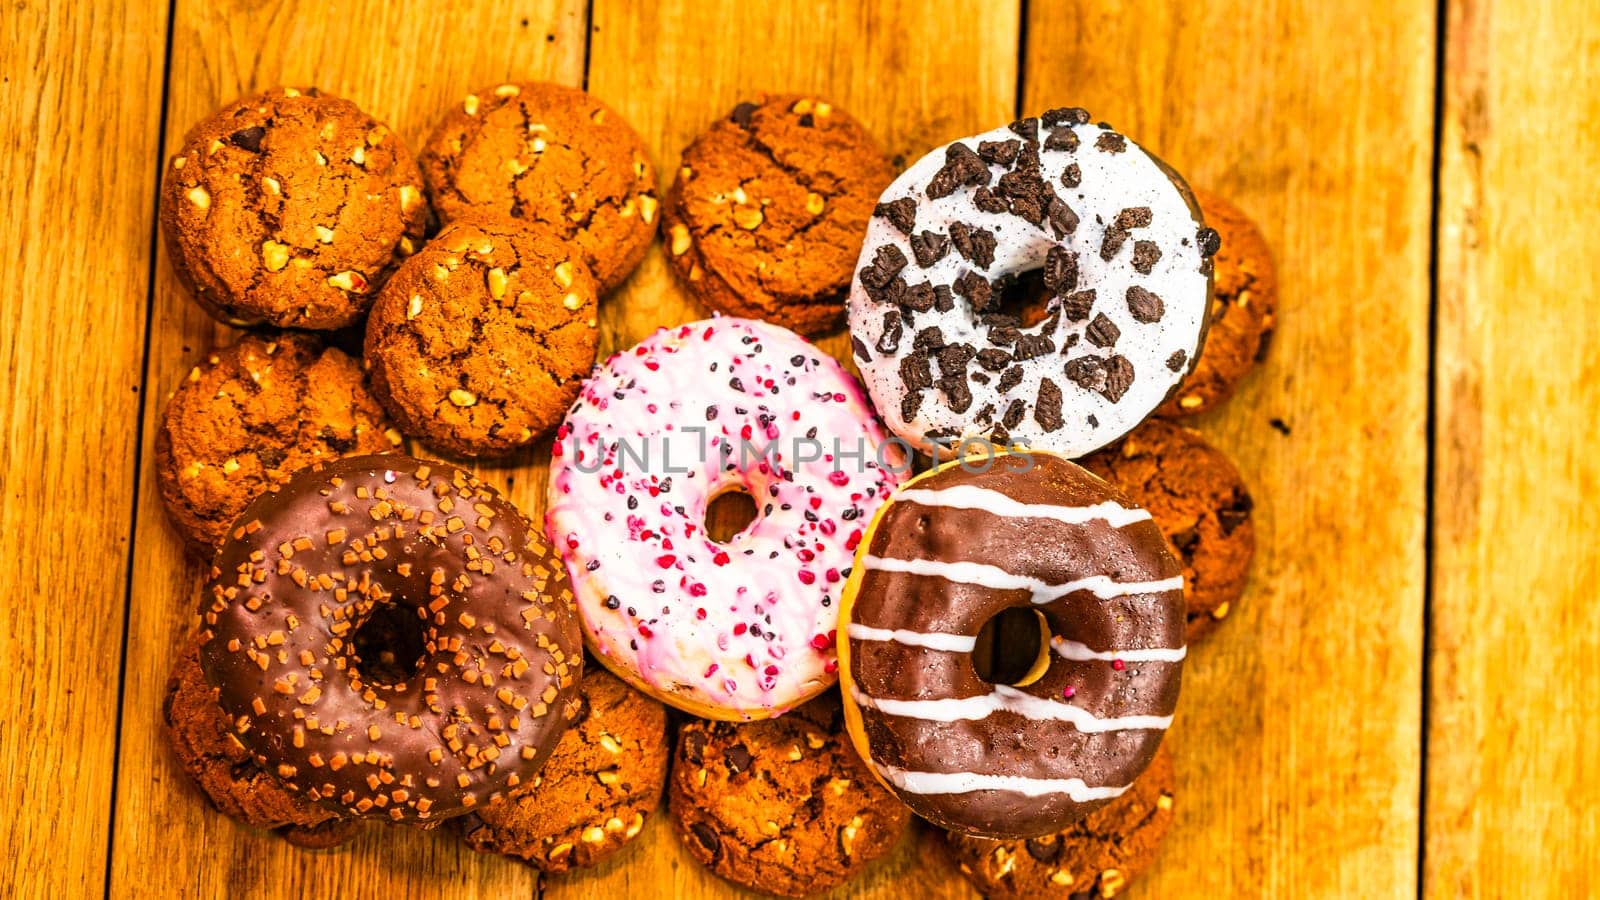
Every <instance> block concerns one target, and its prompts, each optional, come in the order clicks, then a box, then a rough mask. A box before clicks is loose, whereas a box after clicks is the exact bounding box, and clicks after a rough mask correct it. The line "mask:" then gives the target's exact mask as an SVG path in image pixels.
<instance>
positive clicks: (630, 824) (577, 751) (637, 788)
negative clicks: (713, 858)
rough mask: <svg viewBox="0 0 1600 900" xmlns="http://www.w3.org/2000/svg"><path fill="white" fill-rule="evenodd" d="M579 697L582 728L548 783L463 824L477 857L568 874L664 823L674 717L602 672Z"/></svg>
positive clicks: (551, 766) (561, 752) (550, 770)
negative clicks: (658, 813) (659, 819)
mask: <svg viewBox="0 0 1600 900" xmlns="http://www.w3.org/2000/svg"><path fill="white" fill-rule="evenodd" d="M580 690H581V691H582V697H583V705H582V706H581V707H580V709H579V712H578V719H577V720H576V721H575V722H574V723H573V724H572V726H571V727H569V728H568V729H567V731H566V733H565V734H563V735H562V736H561V742H560V743H558V744H557V745H556V749H555V752H554V753H553V754H551V756H550V760H549V761H548V762H546V763H545V765H544V768H543V769H540V770H539V775H538V776H537V777H536V778H534V779H533V780H532V781H529V782H528V783H527V784H525V785H523V786H521V787H519V788H517V789H515V790H513V791H512V792H511V794H510V795H509V796H507V797H506V798H505V799H504V800H502V801H500V802H498V803H493V804H490V805H489V806H487V807H485V808H483V809H479V810H476V811H474V812H470V813H468V814H467V815H465V816H462V817H460V818H458V819H456V820H454V821H455V822H456V825H457V826H458V827H459V829H460V831H461V835H462V837H463V838H464V839H465V840H466V842H467V844H468V845H469V846H470V847H472V849H474V850H477V851H479V852H482V853H501V854H504V855H506V856H511V857H515V858H517V859H521V860H523V861H525V862H528V863H530V864H532V865H534V866H536V867H538V868H540V869H542V870H544V871H546V872H565V871H568V870H569V869H573V868H576V867H584V866H593V865H596V864H598V863H599V862H601V861H602V860H604V859H606V858H608V857H610V856H611V855H612V854H614V853H616V852H617V851H618V850H621V849H622V848H623V847H624V846H626V845H627V843H628V842H629V841H631V840H633V839H634V838H635V837H637V836H638V835H639V832H640V831H641V830H642V829H643V828H644V822H645V819H646V818H648V817H649V816H651V815H653V814H654V813H655V810H656V807H657V805H659V804H660V802H661V790H662V787H663V786H664V785H665V783H666V779H667V756H668V753H669V750H668V747H667V711H666V707H664V706H662V705H661V704H659V703H657V702H655V701H654V700H651V699H650V698H648V697H646V696H645V695H643V694H641V693H639V692H638V691H635V690H633V689H632V688H630V687H628V686H627V685H626V684H624V683H623V682H622V681H621V680H620V679H618V678H617V677H616V676H614V675H611V674H610V673H608V672H606V671H605V670H604V669H599V668H598V667H595V668H591V669H590V671H589V672H588V674H586V675H584V678H583V683H582V685H581V687H580Z"/></svg>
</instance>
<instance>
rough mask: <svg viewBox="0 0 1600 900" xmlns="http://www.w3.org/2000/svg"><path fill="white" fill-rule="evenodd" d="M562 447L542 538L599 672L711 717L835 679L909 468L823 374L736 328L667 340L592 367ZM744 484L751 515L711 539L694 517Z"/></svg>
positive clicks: (862, 408) (739, 322)
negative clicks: (842, 612)
mask: <svg viewBox="0 0 1600 900" xmlns="http://www.w3.org/2000/svg"><path fill="white" fill-rule="evenodd" d="M556 435H557V440H556V445H555V447H554V449H553V458H552V460H551V469H550V487H549V498H550V499H549V507H548V509H549V513H548V515H547V518H546V530H547V533H548V534H549V535H550V538H551V540H552V541H553V542H554V543H555V545H556V549H557V551H558V552H559V553H560V554H561V556H562V558H563V559H564V560H565V561H566V564H567V572H568V573H569V575H570V576H571V578H572V583H573V589H574V591H575V593H576V594H577V598H578V600H577V602H578V611H579V612H580V613H581V615H582V619H583V628H584V637H585V639H586V641H587V643H588V645H589V648H590V650H591V651H592V652H593V653H594V655H595V657H596V658H597V659H598V660H599V661H600V662H601V663H602V664H604V665H605V666H606V667H607V668H609V669H610V670H611V671H613V672H615V673H616V674H617V675H618V676H620V677H621V678H623V679H624V680H625V681H628V682H630V683H632V684H633V685H634V686H635V687H637V688H639V689H640V690H642V691H644V692H645V693H648V694H650V695H652V696H654V697H656V698H658V699H660V700H661V701H663V702H665V703H667V704H670V705H672V706H676V707H678V708H679V709H682V710H685V711H687V712H690V713H693V714H695V715H699V716H702V717H705V718H709V719H723V720H740V719H759V718H766V717H769V716H773V715H778V714H781V713H783V712H784V711H786V710H788V709H790V708H792V707H794V706H797V705H799V704H800V703H803V702H805V701H806V700H808V699H810V698H811V697H813V696H815V695H816V694H818V693H820V692H821V691H823V690H824V689H826V688H827V687H829V686H830V685H832V684H833V683H834V682H835V680H836V679H837V663H836V660H835V655H834V641H835V630H836V622H837V612H838V600H839V592H840V590H841V588H843V586H844V580H845V578H846V577H848V575H849V573H850V566H851V561H852V558H853V554H854V552H855V549H856V544H857V542H858V541H860V540H861V537H862V534H863V533H864V531H865V528H866V523H867V522H868V521H870V520H871V518H872V515H873V513H874V512H875V511H876V510H877V508H878V504H879V503H880V502H881V501H882V500H883V498H884V497H885V496H886V495H887V494H888V493H889V491H890V490H892V489H893V487H894V485H895V484H896V483H897V482H898V481H899V480H900V470H901V469H902V468H904V463H903V454H902V449H901V447H902V445H900V444H897V443H893V442H885V435H884V433H883V430H882V427H881V426H880V425H879V424H878V422H877V420H876V419H874V418H873V416H872V413H871V412H870V410H869V409H868V407H867V403H866V398H865V397H864V396H863V395H862V393H861V390H860V387H859V386H858V385H857V384H856V382H855V380H854V379H852V378H851V377H850V375H849V374H847V373H846V372H845V371H844V369H843V368H842V367H841V366H840V365H839V364H838V363H837V362H836V361H834V360H833V359H832V358H830V357H829V356H827V355H826V354H824V353H822V352H821V351H819V350H818V349H817V348H816V347H815V346H813V345H812V344H810V343H808V342H807V341H805V340H804V339H802V338H801V337H799V336H798V335H796V334H794V333H793V332H790V331H787V330H785V329H782V328H779V327H777V326H775V325H767V324H764V323H761V322H754V321H750V320H746V319H735V318H719V319H710V320H706V321H701V322H694V323H691V324H688V325H683V326H680V327H677V328H673V329H670V330H667V329H663V330H660V331H657V332H656V333H655V334H654V335H652V336H651V337H649V338H647V339H645V340H644V341H643V342H641V343H640V344H639V345H637V346H635V347H633V348H632V349H630V350H625V351H623V352H621V353H618V354H616V355H615V356H613V357H611V359H609V360H608V361H607V362H606V363H605V364H604V365H603V366H601V367H599V368H598V369H596V371H595V374H594V375H593V376H591V377H590V379H589V381H588V382H587V383H585V385H584V387H583V390H582V392H581V393H580V394H579V396H578V400H577V402H576V403H574V404H573V407H572V409H571V411H570V412H569V413H568V414H567V419H566V421H565V422H564V423H563V424H562V425H561V427H560V428H558V429H557V430H556ZM740 490H742V491H744V492H745V493H747V494H749V496H750V497H751V498H752V499H753V500H754V501H755V503H756V505H757V507H758V511H757V515H756V517H755V520H754V521H753V522H751V523H750V525H749V526H748V527H746V528H745V529H744V530H743V531H741V532H739V533H738V534H736V535H734V536H733V537H732V538H730V539H729V540H727V541H726V542H718V541H716V540H713V539H712V537H711V536H710V535H709V534H708V533H707V531H706V528H705V517H706V510H707V507H708V506H709V504H710V502H711V501H712V500H713V499H714V498H716V497H717V496H719V495H720V494H723V493H725V492H729V491H740Z"/></svg>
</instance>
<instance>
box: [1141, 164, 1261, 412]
mask: <svg viewBox="0 0 1600 900" xmlns="http://www.w3.org/2000/svg"><path fill="white" fill-rule="evenodd" d="M1194 197H1195V201H1196V202H1198V203H1199V204H1200V210H1201V212H1202V213H1204V215H1205V220H1206V224H1207V225H1210V226H1211V227H1212V228H1214V229H1216V231H1217V234H1218V235H1219V236H1220V238H1221V242H1222V249H1220V250H1218V251H1217V255H1216V256H1214V257H1212V265H1213V272H1212V288H1211V325H1210V330H1209V331H1208V332H1207V333H1206V343H1205V347H1204V348H1202V349H1201V351H1200V358H1199V360H1197V361H1196V362H1195V367H1194V371H1192V372H1190V373H1189V375H1188V377H1187V378H1185V379H1184V380H1183V383H1182V384H1180V385H1178V389H1177V391H1175V392H1174V393H1173V395H1172V396H1171V397H1168V398H1167V400H1166V402H1165V403H1163V404H1161V406H1160V408H1158V409H1157V410H1156V412H1155V414H1156V415H1158V416H1162V417H1164V418H1169V419H1170V418H1175V417H1178V416H1188V415H1194V414H1196V413H1202V412H1205V411H1206V410H1208V409H1211V408H1213V407H1215V406H1217V405H1218V404H1220V403H1221V402H1222V401H1224V400H1226V399H1228V397H1229V396H1230V395H1232V394H1233V389H1234V388H1235V387H1237V386H1238V384H1239V382H1240V381H1242V380H1244V377H1245V376H1246V375H1248V374H1250V372H1251V370H1252V369H1254V368H1255V367H1256V364H1257V363H1260V362H1261V361H1262V360H1264V359H1265V358H1266V355H1267V348H1268V346H1269V344H1270V343H1271V340H1272V330H1273V328H1274V327H1275V326H1276V324H1277V316H1278V275H1277V270H1276V269H1275V268H1274V267H1273V264H1272V250H1271V249H1270V248H1269V247H1268V246H1267V241H1266V238H1264V237H1262V236H1261V232H1260V230H1259V229H1257V228H1256V226H1255V223H1254V222H1251V221H1250V219H1249V217H1247V216H1246V215H1245V214H1244V213H1243V212H1241V211H1240V210H1239V208H1238V207H1236V206H1234V205H1233V204H1232V203H1229V202H1228V201H1226V200H1224V199H1222V198H1221V197H1219V196H1218V195H1216V194H1213V193H1211V192H1210V191H1203V190H1198V189H1196V190H1195V191H1194Z"/></svg>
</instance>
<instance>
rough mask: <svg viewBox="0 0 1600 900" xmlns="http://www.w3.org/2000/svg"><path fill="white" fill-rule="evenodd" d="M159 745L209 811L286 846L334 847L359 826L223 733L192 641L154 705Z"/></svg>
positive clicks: (227, 728) (224, 720) (226, 725)
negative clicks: (296, 789)
mask: <svg viewBox="0 0 1600 900" xmlns="http://www.w3.org/2000/svg"><path fill="white" fill-rule="evenodd" d="M161 714H162V720H163V721H164V723H165V726H166V727H165V732H164V733H165V737H166V741H167V745H168V746H169V747H170V748H171V749H172V755H173V757H174V758H175V759H176V760H177V762H178V767H179V768H180V769H182V770H183V774H184V775H186V776H187V777H188V778H189V781H190V782H192V783H193V784H194V786H195V787H197V788H199V789H200V791H201V792H202V793H203V794H205V795H206V797H207V799H209V800H210V801H211V805H212V806H214V807H216V809H217V811H218V812H220V813H222V814H223V815H225V816H228V817H229V818H231V819H235V820H237V821H239V822H241V823H243V824H245V825H248V826H250V827H252V828H269V829H274V830H276V831H277V832H278V833H279V834H280V835H282V836H283V838H284V839H285V840H287V841H289V842H290V843H292V844H297V845H299V846H302V847H310V848H326V847H333V846H337V845H338V844H342V843H344V842H345V841H347V840H349V839H350V838H351V837H352V836H353V835H354V834H355V832H356V830H357V828H358V827H359V825H358V823H356V822H355V821H354V820H351V819H341V818H339V817H338V816H337V815H336V814H335V813H334V812H333V811H332V810H328V809H324V808H322V807H320V806H317V805H315V804H313V803H310V802H309V801H306V800H303V799H301V798H300V797H298V796H296V795H295V794H293V793H291V792H290V791H289V790H288V789H287V788H285V787H284V786H283V785H282V784H280V783H279V782H278V780H277V779H276V778H275V777H273V776H272V775H271V774H270V773H268V772H267V771H265V770H264V769H262V768H261V767H260V766H258V765H256V763H255V761H254V759H253V758H252V757H251V755H250V751H248V750H246V749H245V748H244V745H243V744H240V743H239V742H238V741H237V740H236V739H235V738H234V737H233V735H232V733H231V723H230V722H229V721H228V715H227V713H225V712H223V711H222V707H221V705H219V704H218V703H217V697H216V690H215V689H213V688H212V687H211V686H210V685H209V684H207V683H206V680H205V674H204V673H203V672H202V671H201V669H200V653H199V648H198V644H197V643H195V642H194V641H190V642H189V643H188V644H187V645H186V646H185V647H184V650H183V655H182V656H180V657H179V658H178V662H177V664H176V665H175V666H174V667H173V670H172V674H171V676H169V677H168V679H167V695H166V699H165V701H164V702H163V703H162V707H161Z"/></svg>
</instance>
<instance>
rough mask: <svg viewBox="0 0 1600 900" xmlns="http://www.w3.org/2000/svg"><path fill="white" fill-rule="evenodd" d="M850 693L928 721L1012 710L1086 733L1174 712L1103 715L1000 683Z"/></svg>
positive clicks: (1155, 724) (1143, 725)
mask: <svg viewBox="0 0 1600 900" xmlns="http://www.w3.org/2000/svg"><path fill="white" fill-rule="evenodd" d="M851 695H852V696H853V697H854V698H855V701H856V703H857V704H858V705H859V706H861V707H863V708H865V709H875V710H877V711H878V712H881V713H883V714H884V715H887V716H897V717H899V718H904V719H921V720H923V721H925V722H957V721H968V722H971V721H976V720H978V719H986V718H988V717H989V716H991V715H993V714H994V713H997V712H1009V713H1015V714H1017V715H1019V716H1022V717H1023V718H1025V719H1031V720H1033V721H1035V722H1068V723H1071V725H1072V726H1073V727H1074V728H1076V729H1078V730H1079V731H1081V732H1084V733H1100V732H1106V731H1135V730H1158V731H1164V730H1166V729H1167V727H1168V726H1170V725H1171V724H1172V717H1171V716H1146V715H1135V716H1115V717H1111V718H1104V719H1102V718H1100V717H1099V716H1096V715H1095V714H1094V713H1091V712H1089V711H1088V710H1086V709H1084V708H1083V707H1081V706H1073V705H1072V704H1070V703H1061V702H1058V701H1055V700H1051V699H1048V698H1045V697H1035V696H1034V695H1032V694H1029V693H1027V692H1026V691H1020V690H1017V689H1016V688H1014V687H1011V686H1009V685H1004V684H997V685H995V686H994V689H993V690H992V691H990V692H989V693H987V694H978V695H976V696H973V697H942V698H940V699H937V700H891V699H887V698H883V697H871V696H868V695H867V694H864V693H862V692H861V689H860V688H858V687H855V686H854V685H852V686H851Z"/></svg>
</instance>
